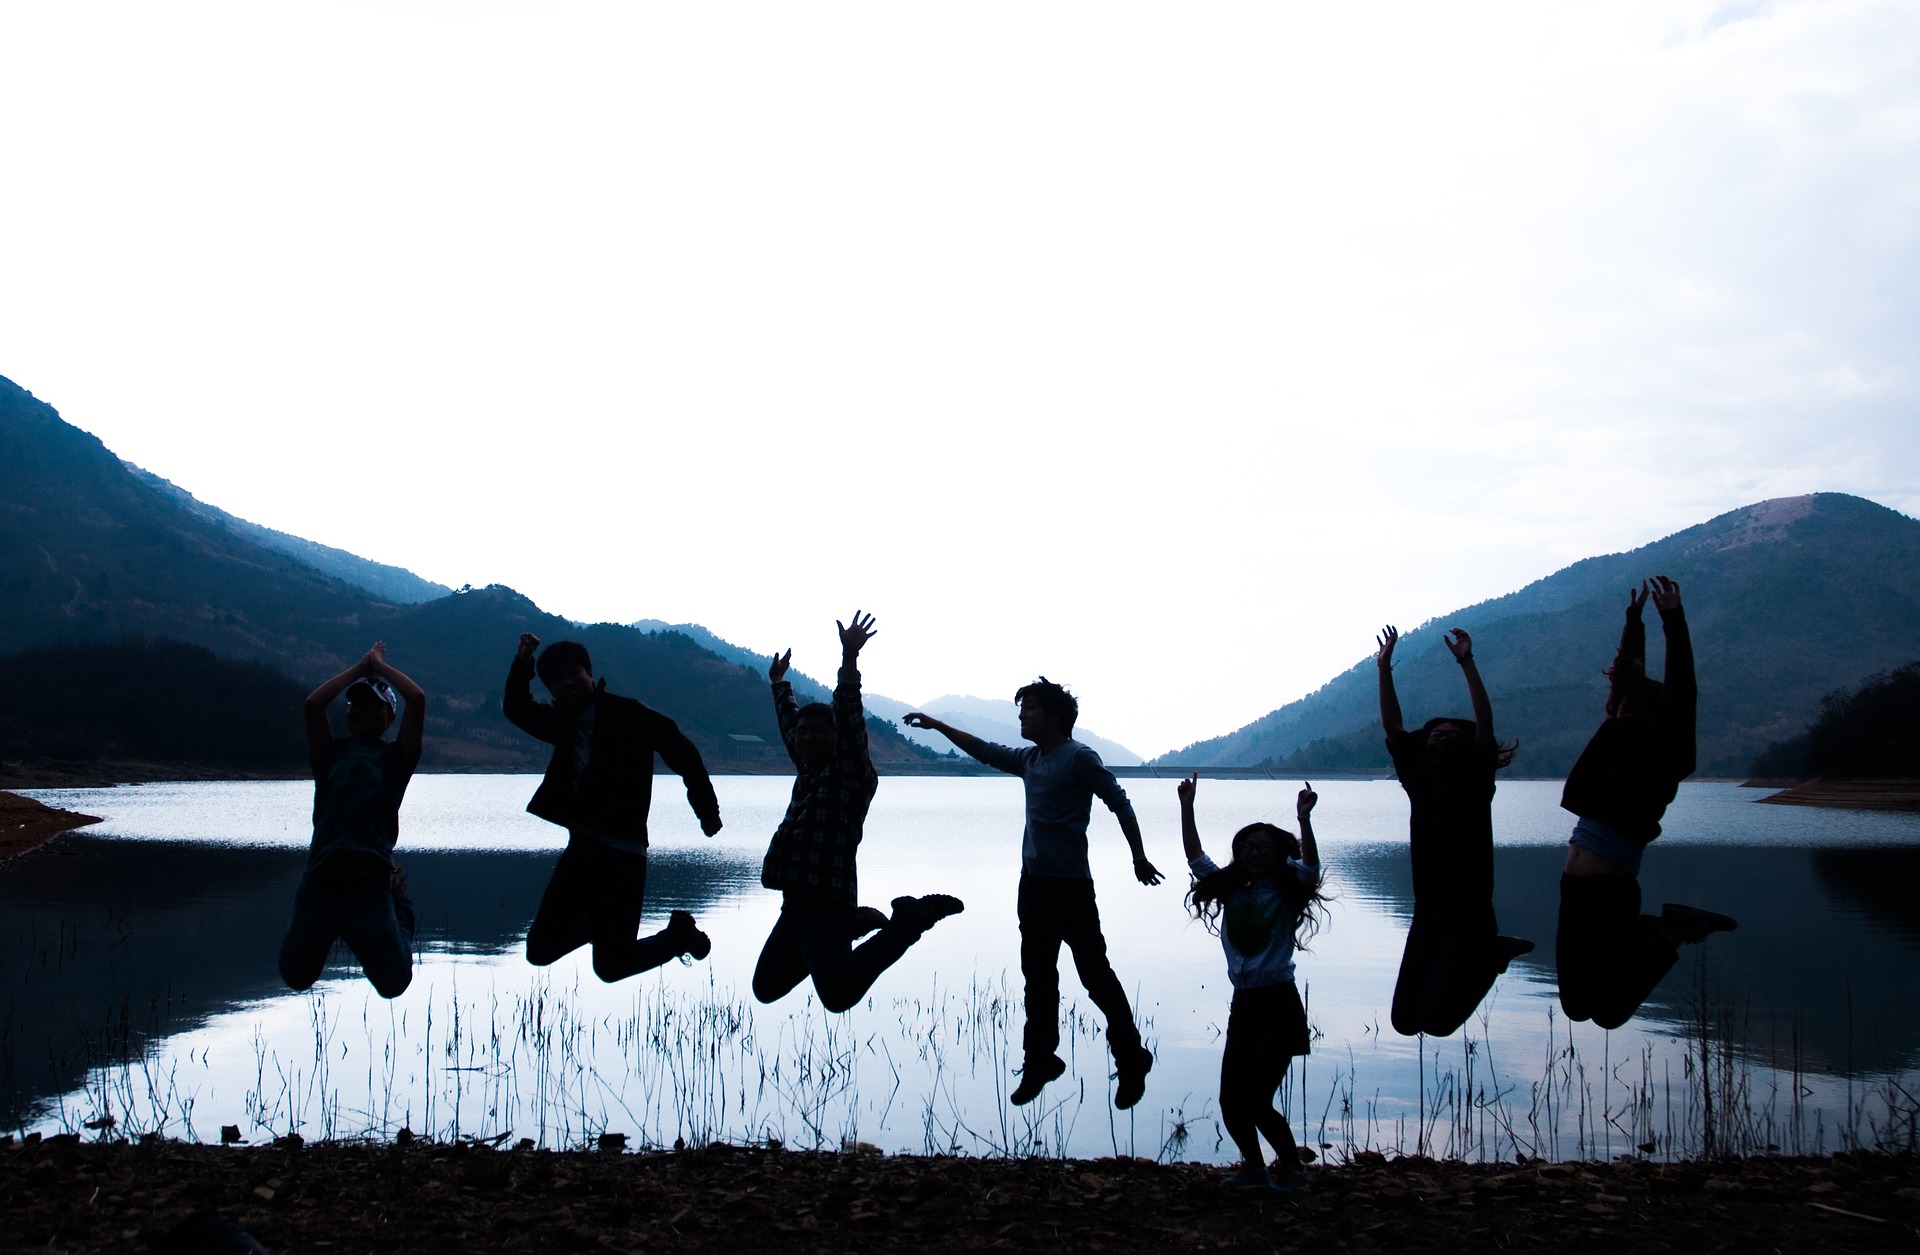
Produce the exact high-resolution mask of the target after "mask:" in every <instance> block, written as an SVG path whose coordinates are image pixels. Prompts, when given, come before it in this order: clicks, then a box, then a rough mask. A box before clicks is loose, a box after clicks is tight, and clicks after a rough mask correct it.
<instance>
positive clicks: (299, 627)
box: [0, 379, 928, 770]
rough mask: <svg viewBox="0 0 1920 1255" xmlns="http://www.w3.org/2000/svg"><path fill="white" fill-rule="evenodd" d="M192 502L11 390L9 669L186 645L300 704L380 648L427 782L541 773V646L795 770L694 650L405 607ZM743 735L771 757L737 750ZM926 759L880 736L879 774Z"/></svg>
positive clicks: (441, 608) (508, 606)
mask: <svg viewBox="0 0 1920 1255" xmlns="http://www.w3.org/2000/svg"><path fill="white" fill-rule="evenodd" d="M182 495H183V494H180V493H179V492H178V490H177V489H176V490H173V491H172V492H168V491H164V490H161V489H159V488H156V487H155V486H154V484H153V483H152V482H150V477H147V476H144V475H139V474H135V473H134V472H132V471H129V470H128V469H127V467H126V466H125V465H124V464H123V463H122V462H121V461H120V459H119V458H117V457H115V456H114V455H113V454H112V453H111V452H110V451H109V450H108V449H107V448H106V446H105V445H103V444H102V443H101V442H100V441H99V440H98V439H97V438H95V437H94V436H91V435H89V434H87V433H86V432H83V431H80V430H79V429H77V428H75V427H72V426H70V425H68V424H67V423H65V422H63V421H61V419H60V417H59V415H58V414H57V413H55V412H54V410H53V408H52V407H51V406H49V405H47V404H45V403H44V402H42V401H39V400H38V399H36V398H35V397H33V396H32V394H30V393H28V392H27V391H26V390H25V389H23V388H20V387H19V386H18V385H16V384H14V383H12V382H11V381H8V380H5V379H0V592H3V593H4V594H5V595H4V597H0V655H4V654H14V653H19V652H21V651H23V650H26V649H30V648H33V647H36V646H42V645H50V644H65V643H74V642H95V643H101V642H105V643H113V642H119V641H123V640H127V639H145V638H158V639H163V640H174V641H184V642H188V643H190V644H194V645H199V646H202V647H203V648H205V649H207V650H210V651H212V652H213V653H214V654H216V655H218V656H220V657H222V658H228V659H239V660H245V661H251V662H258V663H262V664H264V665H266V666H268V667H271V668H273V669H275V670H277V671H279V672H281V673H283V674H284V675H286V676H287V677H289V678H290V680H291V681H292V682H293V683H295V684H296V685H297V686H299V688H300V691H301V692H302V693H304V692H305V691H306V689H309V688H311V687H312V686H313V685H314V684H316V683H318V682H319V681H320V680H321V679H324V678H325V677H327V676H329V675H332V674H333V673H335V672H337V671H339V670H340V669H341V668H343V667H345V666H346V665H347V664H348V663H350V662H351V661H353V660H354V659H355V658H358V657H359V656H360V655H361V654H362V653H364V652H365V650H366V648H367V646H368V645H369V644H370V643H371V642H372V641H374V640H375V639H384V640H385V641H386V642H387V644H388V646H389V648H390V654H389V657H390V658H391V660H392V661H393V663H394V664H395V665H396V666H398V667H400V668H401V669H402V670H404V671H406V672H407V673H408V674H409V675H411V676H413V678H414V679H416V680H418V681H420V683H421V684H422V685H423V686H424V687H425V688H426V689H427V691H428V693H429V695H430V696H431V698H432V701H431V704H430V706H429V713H428V723H427V747H426V753H425V756H424V758H423V765H424V766H425V767H427V768H428V769H435V768H438V769H456V768H458V769H484V770H531V769H535V768H537V767H538V766H539V765H541V764H542V763H544V762H545V758H546V754H545V748H544V747H543V746H539V745H537V744H536V743H534V742H533V741H532V740H530V739H529V738H528V737H526V736H524V735H523V734H521V733H520V732H519V731H518V730H517V729H514V728H513V727H511V726H510V725H509V724H508V723H507V722H506V720H505V719H504V717H503V716H502V715H501V714H500V695H501V683H502V681H503V679H504V677H505V675H506V670H507V664H508V662H509V660H510V659H511V658H512V655H513V649H514V644H515V642H516V641H517V640H518V638H519V634H520V633H521V632H523V631H531V632H534V633H536V634H538V635H539V636H540V637H541V638H542V639H543V640H547V641H553V640H558V639H562V638H566V637H571V638H574V639H578V640H581V641H584V642H585V643H586V644H587V645H588V647H589V648H590V649H591V650H592V652H593V658H594V664H595V670H596V672H597V673H598V674H599V675H601V676H604V677H606V678H607V680H608V681H609V685H610V687H612V688H613V689H614V690H615V691H616V692H623V693H628V694H631V695H632V696H635V697H638V698H640V699H642V700H644V701H646V702H647V703H648V704H649V705H652V706H655V707H657V708H658V709H660V710H662V711H664V712H666V713H667V714H668V715H670V716H672V717H673V718H674V719H675V720H676V721H677V722H678V723H679V724H680V726H681V727H682V729H683V730H685V731H686V732H687V734H688V735H689V736H690V737H692V738H693V740H694V742H695V743H696V744H697V745H699V746H700V748H701V750H702V752H703V753H704V754H706V755H707V756H708V757H709V759H710V760H712V761H713V763H714V765H715V766H716V767H720V766H725V765H727V764H728V763H729V762H730V761H736V762H739V763H740V764H741V765H745V766H749V767H751V766H753V765H756V763H764V762H765V761H774V762H776V763H777V762H778V761H779V760H781V759H783V757H784V756H783V755H780V754H779V751H778V741H777V738H778V730H777V729H776V728H775V727H774V721H773V714H772V707H771V705H770V703H769V702H768V701H767V696H766V681H765V679H764V677H763V676H760V675H755V674H752V673H750V672H748V671H746V670H744V669H743V668H741V667H739V666H737V665H735V664H733V663H731V662H728V661H726V660H725V659H722V658H719V657H716V656H715V655H713V654H712V653H710V652H708V651H707V650H705V649H702V648H700V646H698V645H696V644H695V643H694V642H693V641H692V640H690V639H688V638H687V637H685V636H682V635H679V634H675V633H660V634H656V635H653V636H649V635H646V634H644V633H641V632H636V631H634V630H633V629H631V628H628V627H623V626H619V625H615V624H599V625H594V626H590V627H584V628H582V627H577V626H575V625H574V624H571V623H569V622H567V621H566V620H565V619H562V618H560V617H558V616H556V615H552V614H548V613H546V612H545V611H543V610H542V609H540V607H538V606H536V605H534V604H533V603H532V602H531V601H529V600H527V599H526V598H525V597H522V596H521V595H520V594H518V593H515V592H514V591H513V590H511V589H507V588H501V587H491V588H483V589H476V590H463V591H462V592H459V593H453V594H449V595H447V596H443V597H437V598H434V599H432V600H428V601H423V602H419V603H417V604H412V605H400V604H395V603H394V602H393V601H392V600H389V599H388V598H386V597H382V596H376V595H375V594H374V593H372V592H370V591H368V590H367V589H366V588H364V587H361V586H359V585H356V584H354V583H352V582H349V581H348V580H346V579H343V578H341V577H340V576H338V575H334V574H329V573H327V572H324V571H322V570H320V569H318V568H316V567H315V566H313V565H310V564H309V563H308V562H306V561H304V560H302V559H299V558H295V557H293V556H290V555H289V554H288V553H286V552H282V551H280V550H277V549H274V548H271V547H268V546H266V545H263V544H261V543H259V542H258V541H256V540H254V539H251V538H250V537H249V536H247V535H245V534H242V531H241V530H236V529H234V528H232V527H229V526H228V525H227V524H226V523H225V522H223V521H222V520H221V519H220V518H217V517H214V516H213V514H214V513H217V512H210V511H209V509H208V508H207V507H205V506H203V505H201V504H200V503H198V502H193V503H192V504H191V505H189V504H187V503H186V502H183V501H182V500H181V496H182ZM356 561H357V560H356ZM376 565H377V564H371V563H370V564H367V566H369V567H372V566H376ZM362 569H363V568H362ZM740 736H747V737H759V738H761V745H760V746H758V747H753V746H752V745H751V743H744V744H745V746H746V748H744V749H741V747H742V745H743V743H742V742H740V741H738V740H737V739H736V738H737V737H740ZM736 753H744V754H745V755H746V757H745V758H744V759H736V758H735V755H736ZM927 756H928V755H927V753H926V751H924V750H922V749H920V748H919V747H917V746H914V745H912V744H911V743H910V742H907V741H906V740H904V739H903V738H901V737H900V736H899V735H898V733H897V732H893V731H892V730H891V729H889V728H887V727H885V726H884V725H876V727H875V732H874V757H875V759H876V761H879V762H881V763H886V762H904V761H909V760H919V759H924V758H926V757H927Z"/></svg>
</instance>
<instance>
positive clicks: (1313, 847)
mask: <svg viewBox="0 0 1920 1255" xmlns="http://www.w3.org/2000/svg"><path fill="white" fill-rule="evenodd" d="M1319 800H1320V795H1319V794H1318V793H1315V792H1314V791H1313V782H1312V781H1305V782H1304V787H1303V788H1302V789H1301V790H1300V796H1299V797H1298V798H1296V799H1295V800H1294V803H1293V815H1294V818H1295V819H1298V820H1299V821H1300V861H1301V862H1302V863H1305V864H1306V865H1307V866H1308V867H1318V866H1320V846H1319V844H1318V843H1317V842H1315V841H1314V839H1313V808H1314V805H1315V803H1317V802H1319Z"/></svg>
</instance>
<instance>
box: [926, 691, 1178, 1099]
mask: <svg viewBox="0 0 1920 1255" xmlns="http://www.w3.org/2000/svg"><path fill="white" fill-rule="evenodd" d="M1013 699H1014V701H1016V702H1018V703H1019V705H1020V735H1021V736H1022V737H1024V738H1026V739H1027V740H1029V741H1031V742H1033V745H1032V746H1031V747H1030V748H1027V749H1011V748H1009V747H1007V746H1005V745H995V744H994V743H993V742H991V741H983V740H981V739H980V738H979V737H977V736H974V735H973V734H972V733H969V732H963V731H961V730H960V729H959V728H955V727H953V726H951V725H950V724H947V723H943V722H942V721H940V720H939V719H936V718H934V717H933V716H932V715H927V714H922V713H920V712H918V711H915V712H913V713H911V714H908V715H907V716H906V723H907V726H908V727H913V728H927V729H930V730H931V731H934V732H938V733H940V734H941V735H942V736H944V737H946V738H947V739H948V740H949V741H952V742H953V743H954V744H955V745H957V746H959V747H960V749H961V750H962V751H964V752H965V753H967V754H969V755H971V756H972V757H974V758H977V759H979V760H980V761H981V762H983V763H985V764H986V765H987V766H989V767H992V768H994V769H995V770H997V771H1004V772H1006V773H1007V774H1008V775H1014V776H1019V777H1020V779H1021V780H1022V782H1024V784H1025V785H1026V794H1027V825H1026V833H1025V836H1024V837H1023V838H1022V841H1021V847H1020V895H1019V900H1018V911H1019V917H1020V973H1021V975H1022V976H1023V977H1024V978H1025V980H1026V1012H1027V1023H1026V1028H1025V1030H1024V1033H1023V1035H1022V1037H1023V1040H1022V1045H1023V1048H1024V1052H1025V1062H1024V1064H1023V1066H1022V1067H1021V1070H1020V1083H1019V1085H1018V1086H1016V1087H1015V1088H1014V1091H1013V1093H1012V1095H1011V1096H1010V1097H1011V1101H1012V1102H1013V1103H1014V1104H1015V1105H1016V1106H1019V1105H1024V1104H1026V1103H1030V1102H1032V1101H1033V1100H1034V1099H1035V1098H1038V1097H1039V1096H1040V1091H1041V1089H1042V1088H1044V1087H1045V1086H1046V1084H1047V1082H1049V1081H1051V1080H1054V1079H1056V1078H1057V1077H1059V1076H1061V1075H1062V1074H1063V1073H1065V1072H1066V1070H1067V1064H1066V1061H1065V1060H1064V1059H1062V1058H1061V1057H1060V1056H1059V1054H1058V1053H1057V1051H1058V1049H1059V1045H1060V947H1061V945H1062V944H1065V945H1066V947H1067V948H1068V949H1069V950H1071V951H1072V952H1073V965H1074V969H1075V970H1076V971H1078V972H1079V974H1080V983H1081V984H1082V985H1084V986H1086V989H1087V995H1088V996H1089V997H1090V998H1092V999H1093V1004H1094V1005H1095V1006H1097V1007H1099V1008H1100V1011H1101V1013H1102V1014H1103V1015H1105V1016H1106V1018H1107V1046H1108V1048H1109V1049H1110V1050H1112V1051H1113V1058H1114V1065H1115V1071H1116V1074H1117V1076H1118V1084H1117V1085H1116V1087H1115V1089H1114V1097H1113V1105H1114V1106H1116V1107H1118V1108H1120V1109H1121V1110H1126V1109H1127V1108H1129V1107H1132V1106H1133V1105H1134V1104H1135V1103H1137V1102H1139V1101H1140V1098H1141V1096H1142V1095H1143V1094H1144V1093H1145V1092H1146V1083H1147V1072H1148V1070H1149V1069H1151V1068H1152V1067H1153V1053H1152V1052H1151V1051H1149V1050H1148V1049H1147V1048H1146V1046H1145V1045H1144V1044H1143V1043H1142V1042H1141V1040H1140V1029H1139V1027H1138V1026H1137V1025H1135V1024H1134V1022H1133V1009H1132V1008H1131V1007H1130V1006H1128V1005H1127V994H1126V990H1125V989H1124V988H1122V987H1121V984H1120V978H1119V977H1118V976H1116V975H1115V974H1114V971H1113V964H1112V963H1110V962H1108V960H1107V939H1106V937H1105V936H1104V935H1103V934H1102V933H1101V931H1100V910H1099V908H1098V906H1096V905H1095V903H1094V898H1093V871H1092V868H1091V867H1090V866H1089V865H1088V863H1087V823H1088V821H1089V819H1090V818H1091V817H1092V811H1093V799H1094V798H1095V797H1098V798H1099V799H1100V800H1101V801H1102V802H1104V803H1106V805H1107V808H1108V809H1109V810H1111V811H1112V812H1113V814H1114V818H1115V819H1117V820H1118V821H1119V823H1120V831H1121V833H1122V834H1123V835H1124V836H1125V837H1126V839H1127V845H1128V847H1129V848H1130V849H1131V850H1132V851H1133V874H1134V877H1135V878H1136V879H1137V880H1139V882H1140V883H1141V884H1143V885H1157V884H1159V883H1160V879H1161V877H1160V873H1159V871H1158V870H1156V869H1155V868H1154V865H1153V864H1152V863H1150V862H1148V861H1147V853H1146V847H1145V845H1144V843H1143V842H1142V840H1141V837H1140V821H1139V820H1138V819H1136V818H1135V817H1134V813H1133V804H1132V803H1131V802H1129V801H1128V800H1127V794H1126V790H1124V789H1122V788H1121V787H1120V782H1119V781H1118V780H1116V779H1114V777H1113V773H1112V772H1111V771H1109V770H1107V767H1106V764H1104V763H1102V762H1101V761H1100V755H1098V754H1096V753H1094V752H1093V750H1091V749H1089V748H1088V747H1087V746H1085V745H1082V744H1081V743H1080V742H1078V741H1076V740H1074V739H1073V725H1074V722H1075V721H1076V720H1077V719H1078V718H1079V715H1080V703H1079V702H1078V701H1076V700H1075V699H1074V696H1073V694H1071V693H1069V692H1068V691H1067V690H1066V689H1064V688H1062V687H1061V686H1060V685H1058V684H1055V683H1053V682H1052V681H1051V680H1049V679H1047V677H1045V676H1041V677H1040V678H1039V679H1038V680H1037V681H1035V682H1034V683H1032V684H1028V685H1026V686H1024V687H1022V688H1021V689H1020V691H1019V692H1017V693H1015V694H1014V695H1013Z"/></svg>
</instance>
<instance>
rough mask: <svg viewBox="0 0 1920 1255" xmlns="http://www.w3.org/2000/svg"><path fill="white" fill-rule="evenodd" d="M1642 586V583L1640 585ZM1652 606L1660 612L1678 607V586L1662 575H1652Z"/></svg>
mask: <svg viewBox="0 0 1920 1255" xmlns="http://www.w3.org/2000/svg"><path fill="white" fill-rule="evenodd" d="M1642 587H1644V585H1642ZM1653 604H1654V608H1655V609H1657V610H1660V611H1662V612H1665V611H1668V610H1678V609H1679V608H1680V586H1679V585H1678V584H1676V583H1674V582H1673V581H1672V580H1670V579H1668V578H1667V577H1666V576H1664V575H1656V576H1654V577H1653Z"/></svg>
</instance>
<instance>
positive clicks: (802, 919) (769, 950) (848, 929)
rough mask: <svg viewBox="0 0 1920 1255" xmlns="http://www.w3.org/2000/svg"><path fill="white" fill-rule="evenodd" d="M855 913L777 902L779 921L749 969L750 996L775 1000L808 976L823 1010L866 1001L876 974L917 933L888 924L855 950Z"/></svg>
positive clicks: (810, 903) (832, 906)
mask: <svg viewBox="0 0 1920 1255" xmlns="http://www.w3.org/2000/svg"><path fill="white" fill-rule="evenodd" d="M857 909H858V908H857V907H852V906H842V905H840V904H838V903H833V902H818V901H810V900H808V899H805V898H788V899H786V900H785V901H784V902H783V903H781V906H780V918H779V919H778V920H777V921H776V922H775V923H774V925H773V931H772V932H771V933H769V934H768V935H767V944H766V945H765V946H763V947H761V949H760V962H759V963H758V964H757V965H756V966H755V967H754V969H753V996H754V997H755V998H758V999H759V1000H760V1001H762V1002H775V1001H778V1000H779V999H781V998H784V997H785V996H786V995H787V994H788V993H790V992H792V990H793V988H794V986H796V985H798V984H799V983H800V982H801V981H803V980H805V979H806V978H807V977H809V976H811V977H813V988H814V991H815V992H816V993H818V994H819V995H820V1005H821V1006H823V1007H825V1008H826V1009H827V1010H829V1011H845V1010H847V1009H848V1008H849V1007H851V1006H853V1005H854V1004H855V1003H857V1002H859V1001H860V999H862V998H864V997H866V994H867V990H869V989H871V988H873V982H874V981H876V980H878V979H879V978H880V973H882V972H884V971H886V970H887V969H888V968H890V967H892V966H893V965H894V964H895V963H897V962H899V960H900V956H901V955H903V954H905V953H906V952H907V948H908V947H909V946H911V945H913V943H914V942H916V941H918V940H920V937H921V935H922V930H920V929H916V928H908V927H905V926H902V925H898V924H892V923H889V924H886V925H884V926H883V927H882V928H881V929H880V931H879V932H877V933H875V934H874V935H873V936H871V937H869V938H867V939H866V940H865V941H863V942H861V943H860V945H859V946H857V947H856V946H855V945H854V944H853V929H854V923H853V917H854V912H855V911H856V910H857Z"/></svg>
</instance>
